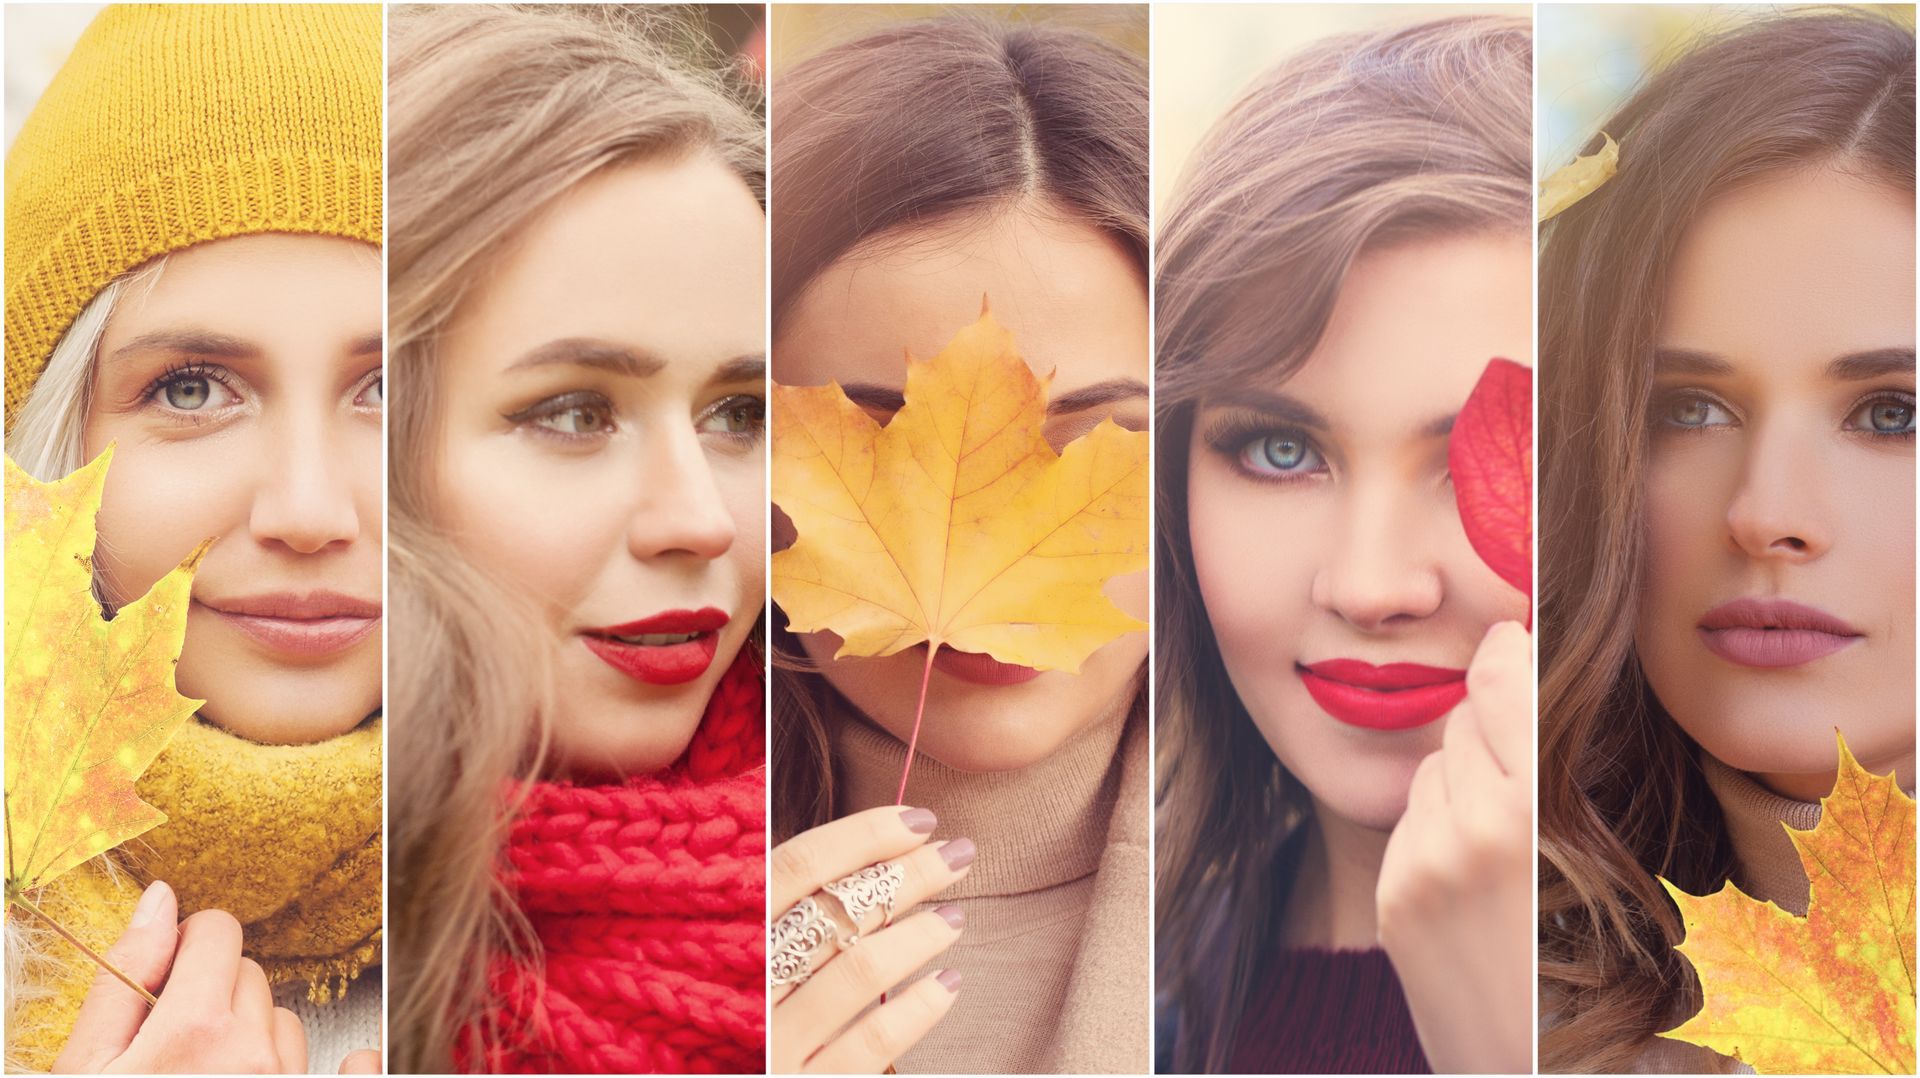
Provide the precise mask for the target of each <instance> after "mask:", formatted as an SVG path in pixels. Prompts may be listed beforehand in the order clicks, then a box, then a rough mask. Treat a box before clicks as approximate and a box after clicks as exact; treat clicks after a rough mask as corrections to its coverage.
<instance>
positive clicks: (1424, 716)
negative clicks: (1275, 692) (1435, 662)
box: [1294, 659, 1467, 730]
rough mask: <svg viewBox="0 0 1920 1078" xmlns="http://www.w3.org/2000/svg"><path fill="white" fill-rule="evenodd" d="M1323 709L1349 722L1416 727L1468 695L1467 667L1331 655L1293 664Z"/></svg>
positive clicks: (1375, 726)
mask: <svg viewBox="0 0 1920 1078" xmlns="http://www.w3.org/2000/svg"><path fill="white" fill-rule="evenodd" d="M1294 669H1295V671H1296V672H1298V673H1299V675H1300V680H1301V681H1302V682H1303V683H1305V685H1306V686H1307V692H1308V694H1309V695H1311V696H1312V697H1313V702H1314V703H1316V704H1319V705H1320V709H1321V710H1322V711H1325V712H1326V713H1327V714H1329V715H1332V716H1333V717H1334V718H1336V719H1339V720H1340V721H1341V722H1344V723H1346V724H1347V725H1349V726H1359V727H1363V728H1365V729H1368V730H1411V729H1413V728H1414V727H1416V726H1425V725H1426V724H1427V723H1430V722H1432V721H1433V720H1435V719H1437V718H1439V717H1440V716H1442V715H1445V714H1446V713H1447V712H1449V711H1452V710H1453V709H1454V707H1455V706H1456V705H1458V704H1459V703H1460V701H1462V700H1464V699H1466V698H1467V672H1466V671H1465V670H1453V669H1449V668H1447V667H1441V666H1421V665H1420V664H1418V663H1388V664H1387V665H1385V666H1375V665H1373V664H1372V663H1369V662H1362V661H1360V660H1359V659H1328V660H1326V661H1325V662H1318V663H1312V664H1310V665H1309V664H1306V663H1301V664H1298V665H1296V666H1295V667H1294Z"/></svg>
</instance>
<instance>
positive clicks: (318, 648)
mask: <svg viewBox="0 0 1920 1078" xmlns="http://www.w3.org/2000/svg"><path fill="white" fill-rule="evenodd" d="M193 603H194V605H195V606H198V607H200V608H201V609H203V610H206V611H208V612H209V613H212V614H214V615H216V616H218V617H219V618H220V620H221V621H223V622H225V623H226V624H227V625H230V626H232V627H233V628H235V629H237V630H239V631H240V632H241V633H242V634H244V635H245V636H247V637H249V638H250V639H252V640H253V642H254V643H256V644H259V645H260V646H261V647H263V648H266V649H267V650H268V651H272V652H276V653H278V654H280V655H282V656H300V657H307V658H312V657H322V656H327V655H334V654H338V653H339V652H342V651H345V650H347V649H348V648H350V647H352V646H354V645H355V644H358V643H359V642H360V641H361V640H364V639H365V638H366V637H367V635H368V634H370V633H372V632H373V630H374V629H375V628H376V627H378V626H379V624H380V604H379V603H378V602H372V601H369V600H366V599H357V598H355V597H353V596H351V595H342V594H340V593H338V592H331V591H316V592H310V593H308V594H306V595H296V594H293V593H292V592H278V593H274V594H268V595H243V596H236V597H233V598H222V599H207V598H195V599H194V600H193Z"/></svg>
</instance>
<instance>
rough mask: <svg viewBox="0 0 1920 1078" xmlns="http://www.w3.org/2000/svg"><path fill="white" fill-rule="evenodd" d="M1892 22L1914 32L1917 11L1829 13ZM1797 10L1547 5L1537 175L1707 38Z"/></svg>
mask: <svg viewBox="0 0 1920 1078" xmlns="http://www.w3.org/2000/svg"><path fill="white" fill-rule="evenodd" d="M1835 6H1845V7H1855V8H1863V9H1867V10H1872V11H1876V12H1880V13H1882V14H1885V15H1886V16H1887V17H1888V18H1892V19H1897V20H1900V21H1901V22H1904V23H1905V24H1906V25H1907V26H1912V25H1913V21H1914V17H1913V16H1914V7H1913V5H1912V4H1847V5H1821V6H1820V7H1819V8H1814V9H1813V10H1831V9H1832V8H1833V7H1835ZM1807 9H1808V8H1807V6H1806V5H1796V4H1541V5H1540V14H1539V18H1538V22H1537V23H1536V25H1535V27H1534V64H1535V68H1536V71H1537V82H1536V87H1537V89H1538V92H1539V97H1538V99H1537V101H1536V102H1535V106H1534V109H1535V113H1534V122H1535V124H1536V125H1537V127H1536V131H1535V136H1534V142H1533V149H1534V166H1535V173H1536V174H1537V175H1545V174H1546V173H1548V172H1551V171H1553V170H1554V169H1556V168H1558V167H1560V166H1561V165H1564V164H1566V163H1567V162H1568V161H1569V160H1571V159H1572V158H1573V155H1574V154H1576V153H1578V152H1579V151H1580V149H1581V147H1582V146H1584V145H1585V144H1586V142H1587V141H1588V140H1589V139H1591V138H1592V137H1593V135H1594V132H1596V131H1598V130H1599V128H1600V125H1601V124H1602V123H1603V122H1605V120H1606V118H1607V117H1608V116H1610V115H1612V114H1613V112H1614V111H1615V110H1616V109H1618V108H1619V107H1620V106H1621V105H1622V104H1625V103H1626V100H1627V97H1628V96H1629V95H1631V94H1632V92H1633V91H1634V89H1635V88H1636V87H1638V86H1639V85H1640V83H1641V82H1642V81H1643V80H1644V79H1646V77H1647V76H1648V75H1650V74H1653V73H1654V72H1656V71H1659V70H1660V69H1661V68H1662V67H1664V66H1665V65H1667V64H1669V63H1671V62H1672V61H1673V59H1674V58H1675V57H1677V56H1681V55H1684V54H1685V53H1686V51H1687V50H1688V48H1690V47H1691V46H1692V45H1693V43H1694V42H1695V41H1697V40H1698V39H1699V38H1700V37H1701V35H1703V34H1711V33H1715V32H1718V31H1724V30H1728V29H1731V28H1733V27H1735V26H1738V25H1740V24H1741V23H1743V22H1746V21H1748V20H1751V19H1754V18H1761V17H1766V16H1771V15H1777V14H1782V13H1791V12H1793V11H1796V10H1807Z"/></svg>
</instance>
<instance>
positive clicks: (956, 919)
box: [933, 906, 967, 928]
mask: <svg viewBox="0 0 1920 1078" xmlns="http://www.w3.org/2000/svg"><path fill="white" fill-rule="evenodd" d="M933 912H935V913H937V914H939V915H940V919H941V920H943V921H945V922H947V923H948V924H950V925H952V926H953V927H954V928H965V927H967V915H966V913H965V912H964V911H962V910H961V909H960V907H958V906H942V907H940V908H939V909H937V910H934V911H933Z"/></svg>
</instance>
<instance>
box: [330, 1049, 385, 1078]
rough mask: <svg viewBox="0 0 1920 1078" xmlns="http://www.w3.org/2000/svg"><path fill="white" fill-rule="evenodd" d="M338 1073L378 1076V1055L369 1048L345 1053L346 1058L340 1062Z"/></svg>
mask: <svg viewBox="0 0 1920 1078" xmlns="http://www.w3.org/2000/svg"><path fill="white" fill-rule="evenodd" d="M340 1073H341V1074H379V1073H380V1053H378V1052H376V1051H374V1050H373V1049H371V1048H362V1049H360V1050H358V1051H354V1052H349V1053H347V1058H346V1059H343V1060H341V1061H340Z"/></svg>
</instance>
